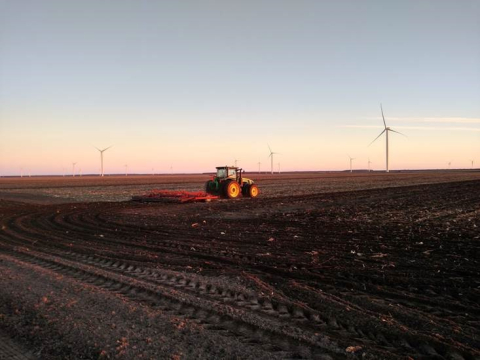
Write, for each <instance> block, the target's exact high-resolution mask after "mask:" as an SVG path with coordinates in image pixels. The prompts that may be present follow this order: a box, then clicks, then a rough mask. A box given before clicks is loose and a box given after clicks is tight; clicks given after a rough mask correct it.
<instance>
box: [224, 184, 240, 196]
mask: <svg viewBox="0 0 480 360" xmlns="http://www.w3.org/2000/svg"><path fill="white" fill-rule="evenodd" d="M239 195H240V185H238V183H237V182H236V181H233V180H232V181H229V182H228V183H226V184H225V196H226V197H227V198H229V199H236V198H237V197H238V196H239Z"/></svg>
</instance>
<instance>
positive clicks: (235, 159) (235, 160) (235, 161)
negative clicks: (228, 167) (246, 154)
mask: <svg viewBox="0 0 480 360" xmlns="http://www.w3.org/2000/svg"><path fill="white" fill-rule="evenodd" d="M239 161H240V160H237V159H235V167H237V162H239Z"/></svg>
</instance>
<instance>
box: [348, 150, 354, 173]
mask: <svg viewBox="0 0 480 360" xmlns="http://www.w3.org/2000/svg"><path fill="white" fill-rule="evenodd" d="M347 155H348V154H347ZM348 157H349V158H350V172H353V169H352V162H353V160H355V158H352V157H351V156H350V155H348Z"/></svg>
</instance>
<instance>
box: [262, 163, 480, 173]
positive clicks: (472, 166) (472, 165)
mask: <svg viewBox="0 0 480 360" xmlns="http://www.w3.org/2000/svg"><path fill="white" fill-rule="evenodd" d="M260 165H262V163H261V162H260V161H259V162H258V173H259V174H260ZM472 167H473V165H472Z"/></svg>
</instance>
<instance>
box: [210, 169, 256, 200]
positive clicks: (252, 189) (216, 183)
mask: <svg viewBox="0 0 480 360" xmlns="http://www.w3.org/2000/svg"><path fill="white" fill-rule="evenodd" d="M242 172H243V169H241V168H238V167H236V166H219V167H217V174H216V175H215V176H214V177H213V179H212V180H208V181H207V183H206V184H205V191H206V192H207V193H208V194H212V195H219V196H222V197H226V198H229V199H235V198H237V197H238V196H239V195H240V193H241V194H242V195H243V196H246V197H252V198H254V197H257V196H258V194H259V190H258V187H257V185H255V184H254V182H253V180H250V179H247V178H245V177H243V176H242Z"/></svg>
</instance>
